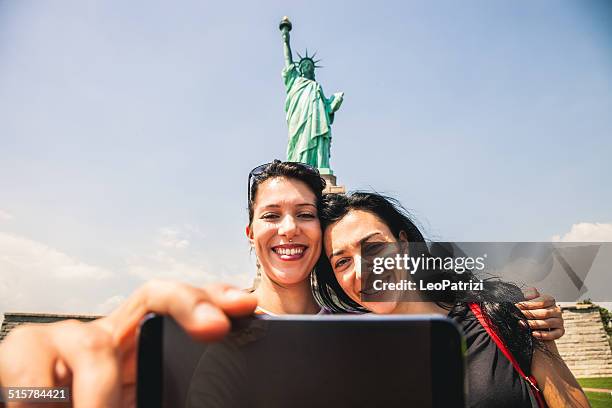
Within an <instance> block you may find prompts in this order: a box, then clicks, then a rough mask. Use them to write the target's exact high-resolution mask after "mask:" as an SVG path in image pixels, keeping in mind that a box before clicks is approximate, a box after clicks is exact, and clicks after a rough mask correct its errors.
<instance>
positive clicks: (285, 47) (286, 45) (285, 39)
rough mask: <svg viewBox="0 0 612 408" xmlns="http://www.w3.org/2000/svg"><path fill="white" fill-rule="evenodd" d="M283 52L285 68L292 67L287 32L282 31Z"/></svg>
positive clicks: (285, 30)
mask: <svg viewBox="0 0 612 408" xmlns="http://www.w3.org/2000/svg"><path fill="white" fill-rule="evenodd" d="M283 51H284V52H285V67H287V68H289V67H290V66H291V65H293V55H291V45H290V44H289V30H287V29H284V30H283Z"/></svg>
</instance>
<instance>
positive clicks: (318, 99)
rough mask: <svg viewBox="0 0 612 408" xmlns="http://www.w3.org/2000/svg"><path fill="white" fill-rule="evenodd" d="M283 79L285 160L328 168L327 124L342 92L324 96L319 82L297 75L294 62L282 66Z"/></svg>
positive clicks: (296, 67) (330, 120)
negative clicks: (284, 96) (328, 96)
mask: <svg viewBox="0 0 612 408" xmlns="http://www.w3.org/2000/svg"><path fill="white" fill-rule="evenodd" d="M283 80H284V82H285V89H286V91H287V99H286V101H285V112H286V113H287V124H288V125H289V143H288V144H287V160H288V161H295V162H301V163H306V164H309V165H311V166H313V167H318V168H320V169H329V147H330V142H331V124H332V122H333V120H334V112H336V111H337V110H338V108H340V104H341V103H342V99H343V93H342V92H338V93H335V94H334V95H333V96H332V97H331V98H329V99H327V98H325V95H324V94H323V89H322V88H321V85H319V84H318V83H317V82H316V81H313V80H311V79H307V78H304V77H303V76H300V73H299V70H298V64H297V63H294V64H292V65H290V66H289V67H285V68H284V69H283Z"/></svg>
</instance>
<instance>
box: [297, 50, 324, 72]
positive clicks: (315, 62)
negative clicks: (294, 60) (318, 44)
mask: <svg viewBox="0 0 612 408" xmlns="http://www.w3.org/2000/svg"><path fill="white" fill-rule="evenodd" d="M297 55H298V57H300V62H298V66H300V65H302V63H303V62H305V61H310V62H311V63H312V65H314V67H315V68H323V67H322V66H320V65H317V63H319V62H321V60H315V59H314V57H315V55H317V52H316V51H315V53H314V54H312V55H311V56H308V48H306V54H305V55H304V56H303V57H302V56H301V55H300V53H299V52H298V53H297Z"/></svg>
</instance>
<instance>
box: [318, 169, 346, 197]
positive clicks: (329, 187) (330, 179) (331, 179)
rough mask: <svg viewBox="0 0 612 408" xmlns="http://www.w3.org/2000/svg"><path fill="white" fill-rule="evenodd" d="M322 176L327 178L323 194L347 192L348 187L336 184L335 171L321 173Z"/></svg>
mask: <svg viewBox="0 0 612 408" xmlns="http://www.w3.org/2000/svg"><path fill="white" fill-rule="evenodd" d="M321 177H323V179H324V180H325V190H323V194H330V193H333V194H346V188H344V186H338V185H336V176H334V175H333V173H331V172H329V173H327V174H325V173H321Z"/></svg>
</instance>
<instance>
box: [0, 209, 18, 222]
mask: <svg viewBox="0 0 612 408" xmlns="http://www.w3.org/2000/svg"><path fill="white" fill-rule="evenodd" d="M13 218H15V217H13V215H12V214H10V213H9V212H7V211H3V210H0V221H10V220H12V219H13Z"/></svg>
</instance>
